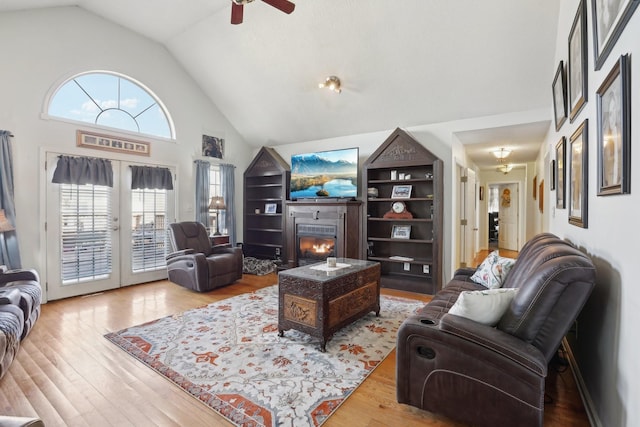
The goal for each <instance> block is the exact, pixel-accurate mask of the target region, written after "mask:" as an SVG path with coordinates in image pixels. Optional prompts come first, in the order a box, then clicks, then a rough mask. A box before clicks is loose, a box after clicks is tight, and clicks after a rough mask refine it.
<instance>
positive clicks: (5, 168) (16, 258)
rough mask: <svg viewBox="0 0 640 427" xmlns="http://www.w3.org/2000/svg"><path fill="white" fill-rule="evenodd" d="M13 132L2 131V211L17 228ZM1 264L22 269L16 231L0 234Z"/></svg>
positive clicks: (0, 176)
mask: <svg viewBox="0 0 640 427" xmlns="http://www.w3.org/2000/svg"><path fill="white" fill-rule="evenodd" d="M11 136H12V135H11V132H9V131H8V130H0V209H4V213H5V215H6V216H7V219H8V220H9V222H10V223H11V224H12V225H13V226H14V227H15V226H16V205H15V201H14V198H13V195H14V191H13V160H12V158H11V145H10V144H9V137H11ZM0 264H1V265H6V266H7V267H8V268H10V269H14V268H22V263H21V261H20V248H19V247H18V235H17V234H16V230H14V231H6V232H4V233H0Z"/></svg>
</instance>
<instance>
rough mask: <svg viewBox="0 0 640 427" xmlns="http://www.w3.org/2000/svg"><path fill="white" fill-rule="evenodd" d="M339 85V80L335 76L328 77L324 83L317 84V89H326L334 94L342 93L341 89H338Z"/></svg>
mask: <svg viewBox="0 0 640 427" xmlns="http://www.w3.org/2000/svg"><path fill="white" fill-rule="evenodd" d="M340 84H341V83H340V79H339V78H337V77H336V76H329V77H327V79H326V80H325V81H324V82H322V83H320V84H318V87H319V88H320V89H322V88H325V87H326V88H328V89H329V90H331V91H333V92H335V93H340V92H342V89H340Z"/></svg>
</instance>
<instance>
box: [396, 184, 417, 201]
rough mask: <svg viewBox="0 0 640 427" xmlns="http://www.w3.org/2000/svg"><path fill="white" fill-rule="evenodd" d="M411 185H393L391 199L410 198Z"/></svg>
mask: <svg viewBox="0 0 640 427" xmlns="http://www.w3.org/2000/svg"><path fill="white" fill-rule="evenodd" d="M411 189H412V186H411V185H394V186H393V189H392V190H391V198H392V199H410V198H411Z"/></svg>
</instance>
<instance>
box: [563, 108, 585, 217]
mask: <svg viewBox="0 0 640 427" xmlns="http://www.w3.org/2000/svg"><path fill="white" fill-rule="evenodd" d="M588 128H589V119H585V120H584V122H582V124H580V126H578V128H577V129H576V131H575V132H574V133H573V135H571V138H570V139H569V149H568V150H567V151H568V152H567V156H568V158H569V161H568V164H569V201H568V205H569V224H572V225H575V226H577V227H582V228H587V225H588V222H587V218H588V217H587V210H588V195H589V191H588V190H589V188H588V187H589V138H588V133H589V132H588Z"/></svg>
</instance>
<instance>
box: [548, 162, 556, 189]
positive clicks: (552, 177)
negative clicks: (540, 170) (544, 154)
mask: <svg viewBox="0 0 640 427" xmlns="http://www.w3.org/2000/svg"><path fill="white" fill-rule="evenodd" d="M555 189H556V161H555V160H551V164H550V165H549V190H551V191H553V190H555Z"/></svg>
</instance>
